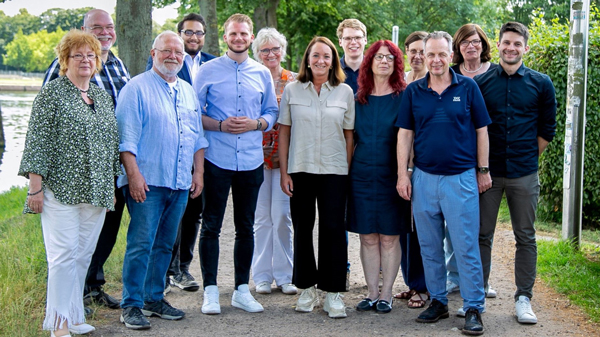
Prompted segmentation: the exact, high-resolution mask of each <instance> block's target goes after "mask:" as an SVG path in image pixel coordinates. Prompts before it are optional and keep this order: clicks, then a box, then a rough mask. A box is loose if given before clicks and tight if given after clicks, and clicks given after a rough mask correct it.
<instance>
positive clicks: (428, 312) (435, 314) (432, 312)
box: [416, 299, 450, 323]
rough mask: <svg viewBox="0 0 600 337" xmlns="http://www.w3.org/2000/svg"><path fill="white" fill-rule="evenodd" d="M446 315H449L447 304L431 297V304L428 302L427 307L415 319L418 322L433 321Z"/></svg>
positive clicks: (446, 316)
mask: <svg viewBox="0 0 600 337" xmlns="http://www.w3.org/2000/svg"><path fill="white" fill-rule="evenodd" d="M448 317H450V314H448V306H447V305H444V304H442V302H440V301H438V300H436V299H433V300H432V301H431V304H429V308H427V309H425V311H423V312H422V313H421V314H420V315H419V317H417V319H416V321H417V322H419V323H435V322H437V321H439V320H440V319H442V318H448Z"/></svg>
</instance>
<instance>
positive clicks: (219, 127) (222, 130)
mask: <svg viewBox="0 0 600 337" xmlns="http://www.w3.org/2000/svg"><path fill="white" fill-rule="evenodd" d="M221 123H223V121H219V131H220V132H223V130H221Z"/></svg>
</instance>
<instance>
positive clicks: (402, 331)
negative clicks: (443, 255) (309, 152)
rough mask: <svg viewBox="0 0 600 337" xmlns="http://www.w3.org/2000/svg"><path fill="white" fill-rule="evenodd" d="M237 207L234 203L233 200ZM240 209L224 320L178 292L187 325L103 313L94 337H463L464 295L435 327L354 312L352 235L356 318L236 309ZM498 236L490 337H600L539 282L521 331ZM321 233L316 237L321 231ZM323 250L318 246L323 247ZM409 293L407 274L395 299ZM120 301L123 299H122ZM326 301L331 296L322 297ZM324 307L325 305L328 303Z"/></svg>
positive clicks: (193, 295) (396, 312)
mask: <svg viewBox="0 0 600 337" xmlns="http://www.w3.org/2000/svg"><path fill="white" fill-rule="evenodd" d="M230 200H231V199H230ZM231 210H232V206H231V204H230V205H229V206H228V208H227V213H226V216H225V222H224V226H223V230H222V234H221V254H220V269H219V276H218V282H219V288H220V292H221V296H220V302H221V311H222V313H221V314H220V315H215V316H208V315H203V314H202V313H201V312H200V307H201V305H202V290H200V291H198V292H184V291H181V290H179V289H174V290H173V291H172V292H171V293H170V294H168V295H167V297H166V298H167V300H168V301H170V302H171V304H173V305H174V306H175V307H177V308H180V309H182V310H184V311H185V312H186V317H185V318H184V319H183V320H181V321H165V320H161V319H158V318H151V319H150V322H151V324H152V328H151V329H150V330H146V331H133V330H129V329H127V328H125V326H124V325H123V324H121V323H120V322H119V315H120V310H110V309H99V310H98V311H97V312H96V316H95V319H93V320H90V321H89V323H91V324H92V325H94V326H96V328H97V330H96V331H95V332H94V333H92V334H90V336H92V337H98V336H106V337H109V336H110V337H114V336H166V337H169V336H177V337H185V336H307V335H308V336H346V337H347V336H374V335H377V336H461V335H462V334H461V332H460V329H461V328H462V325H463V324H464V319H463V318H460V317H457V316H455V315H454V314H455V313H456V310H457V309H458V307H459V306H460V304H461V303H462V300H461V298H460V295H459V294H458V293H453V294H451V295H450V296H449V299H450V302H449V308H450V313H451V316H450V318H449V319H444V320H441V321H439V322H438V323H435V324H422V323H416V322H415V318H416V317H417V315H418V314H419V312H420V311H421V309H416V310H415V309H409V308H408V307H407V306H406V302H405V301H401V300H397V301H395V302H394V303H393V308H394V309H393V310H392V312H391V313H389V314H377V313H374V312H373V313H365V312H357V311H356V310H355V309H354V306H355V305H356V304H357V303H358V302H359V301H360V300H361V299H362V298H363V296H364V295H365V294H366V285H365V282H364V277H363V274H362V267H361V264H360V256H359V239H358V235H356V234H353V233H350V243H349V247H348V256H349V259H350V262H351V263H352V273H351V284H350V291H349V292H348V293H346V294H345V298H344V301H345V303H346V306H347V310H346V312H347V314H348V318H345V319H330V318H329V317H327V314H326V313H325V312H324V311H323V310H322V307H318V308H315V310H314V311H313V312H312V313H297V312H295V311H294V305H295V303H296V300H297V295H295V296H290V295H285V294H283V293H281V291H279V290H276V289H273V293H272V294H269V295H261V294H254V284H253V283H252V281H250V282H251V283H250V288H251V290H252V292H253V294H254V295H255V298H256V299H257V300H258V301H259V302H260V303H261V304H262V305H263V306H264V308H265V311H264V312H263V313H258V314H251V313H247V312H244V311H242V310H240V309H237V308H233V307H231V295H232V293H233V237H234V232H233V220H232V213H231ZM502 227H504V228H498V230H497V231H496V239H495V246H494V251H493V270H492V275H491V284H492V285H493V287H494V289H496V290H497V291H498V297H497V298H494V299H488V301H487V313H485V314H483V316H482V317H483V322H484V325H485V329H486V332H485V335H484V336H512V337H516V336H519V337H520V336H600V328H599V327H598V326H597V325H593V324H590V323H588V322H587V318H586V316H585V315H584V314H583V313H582V312H581V311H580V310H579V309H578V308H576V307H574V306H571V305H570V303H569V301H568V299H566V298H565V297H564V296H561V295H558V294H557V293H556V292H554V291H553V290H552V289H550V288H549V287H547V286H546V285H545V284H543V283H542V282H541V281H540V280H539V279H538V281H537V282H536V286H535V289H534V298H533V300H532V306H533V310H534V311H535V313H536V314H537V316H538V321H539V323H538V324H536V325H521V324H519V323H517V321H516V318H515V316H514V310H515V309H514V302H513V299H512V297H513V292H514V290H515V286H514V276H513V265H514V250H515V248H514V238H513V234H512V232H511V231H509V229H508V227H507V226H502ZM315 233H316V230H315ZM315 247H316V245H315ZM190 272H191V273H192V275H194V276H196V278H197V279H200V275H201V273H200V265H199V262H198V260H197V256H196V257H195V259H194V262H193V263H192V267H191V270H190ZM402 290H407V287H406V286H405V285H404V283H403V281H402V276H401V275H400V274H399V275H398V278H397V279H396V284H395V286H394V291H402ZM113 295H116V297H117V298H120V294H113ZM321 298H322V299H323V298H324V295H322V297H321ZM321 303H322V301H321Z"/></svg>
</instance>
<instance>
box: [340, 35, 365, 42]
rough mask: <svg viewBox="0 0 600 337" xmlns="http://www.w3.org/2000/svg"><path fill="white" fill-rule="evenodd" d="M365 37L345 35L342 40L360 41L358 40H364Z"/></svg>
mask: <svg viewBox="0 0 600 337" xmlns="http://www.w3.org/2000/svg"><path fill="white" fill-rule="evenodd" d="M364 38H365V37H364V36H344V37H342V40H344V42H352V41H356V42H358V40H362V39H364Z"/></svg>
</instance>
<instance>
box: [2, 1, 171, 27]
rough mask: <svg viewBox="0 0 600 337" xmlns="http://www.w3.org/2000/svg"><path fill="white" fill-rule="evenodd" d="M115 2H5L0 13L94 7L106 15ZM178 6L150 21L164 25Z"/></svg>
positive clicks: (158, 12)
mask: <svg viewBox="0 0 600 337" xmlns="http://www.w3.org/2000/svg"><path fill="white" fill-rule="evenodd" d="M116 5H117V0H7V1H6V2H4V3H0V11H4V14H6V15H8V16H14V15H15V14H18V13H19V9H21V8H26V9H27V11H28V12H29V13H30V14H33V15H40V14H42V13H43V12H45V11H46V10H48V9H50V8H64V9H69V8H82V7H94V8H100V9H104V10H105V11H107V12H108V13H110V14H112V13H114V12H115V7H116ZM178 6H179V5H178V4H176V5H173V6H169V7H166V8H161V9H155V10H153V11H152V19H153V20H154V21H156V22H157V23H159V24H161V25H162V24H164V23H165V21H166V20H167V19H170V18H175V17H177V10H176V8H177V7H178Z"/></svg>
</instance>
